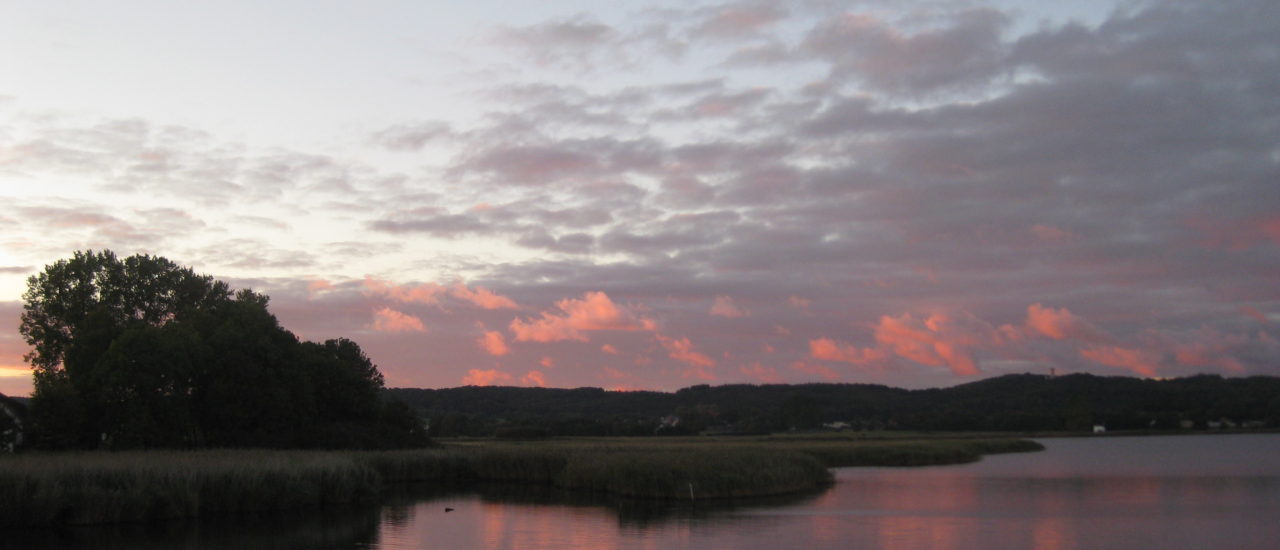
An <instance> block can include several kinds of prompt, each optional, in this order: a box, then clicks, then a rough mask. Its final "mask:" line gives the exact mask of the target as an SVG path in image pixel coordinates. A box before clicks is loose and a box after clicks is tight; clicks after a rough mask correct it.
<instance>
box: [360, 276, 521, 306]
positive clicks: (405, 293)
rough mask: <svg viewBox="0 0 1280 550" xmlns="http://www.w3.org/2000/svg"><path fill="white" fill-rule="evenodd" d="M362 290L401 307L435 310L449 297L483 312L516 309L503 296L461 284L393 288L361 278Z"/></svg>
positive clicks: (368, 278)
mask: <svg viewBox="0 0 1280 550" xmlns="http://www.w3.org/2000/svg"><path fill="white" fill-rule="evenodd" d="M364 288H365V290H366V292H367V293H369V294H372V295H375V296H384V297H386V298H388V299H391V300H394V301H397V302H403V303H413V304H428V305H434V306H439V305H440V298H441V297H443V296H451V297H453V298H456V299H458V300H461V301H463V302H466V303H469V304H471V305H474V306H477V307H480V308H483V309H516V308H517V307H519V306H518V305H517V304H516V303H515V301H513V300H512V299H510V298H507V297H506V296H502V295H500V294H496V293H494V292H493V291H491V290H489V289H487V288H483V287H476V288H475V289H471V288H467V285H465V284H463V283H455V284H453V285H452V286H447V287H446V286H444V285H440V284H436V283H421V284H416V285H397V284H395V283H392V282H389V281H380V280H378V279H374V278H372V277H365V279H364Z"/></svg>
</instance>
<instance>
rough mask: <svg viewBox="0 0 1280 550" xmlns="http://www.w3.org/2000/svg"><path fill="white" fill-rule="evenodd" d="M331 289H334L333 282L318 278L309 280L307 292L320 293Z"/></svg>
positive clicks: (311, 293) (310, 294)
mask: <svg viewBox="0 0 1280 550" xmlns="http://www.w3.org/2000/svg"><path fill="white" fill-rule="evenodd" d="M330 290H333V283H331V282H329V281H326V280H324V279H316V280H312V281H309V282H307V294H308V295H309V296H312V295H316V294H320V293H322V292H327V291H330Z"/></svg>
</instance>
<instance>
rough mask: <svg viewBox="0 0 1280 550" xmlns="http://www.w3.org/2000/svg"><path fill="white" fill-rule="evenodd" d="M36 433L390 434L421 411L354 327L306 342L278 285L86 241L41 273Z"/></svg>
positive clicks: (302, 437)
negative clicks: (259, 285) (275, 294)
mask: <svg viewBox="0 0 1280 550" xmlns="http://www.w3.org/2000/svg"><path fill="white" fill-rule="evenodd" d="M27 286H28V288H27V292H26V293H25V294H24V295H23V298H24V301H25V304H24V310H23V314H22V324H21V327H20V331H21V333H22V335H23V336H24V337H25V338H26V340H27V343H28V344H30V345H31V347H32V351H31V353H29V354H28V355H27V356H26V359H27V362H28V363H30V364H31V365H32V366H33V367H34V382H35V392H34V393H33V395H32V398H31V401H30V422H29V424H30V432H31V436H32V439H33V441H34V443H35V444H36V445H38V446H43V447H48V448H98V447H108V448H151V447H179V448H194V447H275V448H285V447H389V446H411V445H418V444H422V443H424V442H425V433H424V430H423V429H422V427H421V424H420V422H419V420H418V419H417V417H416V416H414V414H413V413H412V411H410V410H409V409H408V407H406V406H405V405H403V404H401V403H398V402H395V401H390V400H385V399H384V395H383V379H382V375H381V374H380V373H379V372H378V369H377V368H376V367H375V366H374V365H373V363H372V362H371V361H370V360H369V358H368V357H367V356H365V354H364V353H363V352H362V351H361V350H360V347H359V346H358V345H356V343H355V342H352V341H350V340H347V339H337V340H328V341H326V342H323V343H315V342H303V341H300V340H299V339H298V338H297V337H296V336H294V334H293V333H291V332H289V331H288V330H285V329H284V328H283V327H281V326H280V324H279V322H277V320H276V318H275V316H274V315H272V314H271V312H270V311H269V310H268V309H267V304H268V298H267V297H266V296H264V295H262V294H257V293H255V292H253V291H251V290H238V291H234V292H233V291H232V290H231V288H230V287H229V286H228V285H227V284H226V283H224V282H222V281H218V280H215V279H213V278H212V277H209V276H207V275H198V274H196V273H195V272H194V271H192V270H191V268H185V267H180V266H178V265H177V264H175V263H173V262H171V261H169V260H167V259H165V258H161V257H155V256H146V255H135V256H130V257H128V258H124V259H123V260H121V259H119V258H117V257H116V256H115V254H113V253H112V252H110V251H102V252H93V251H87V252H76V253H75V255H74V256H73V257H72V258H70V259H64V260H59V261H58V262H56V263H54V264H51V265H48V266H46V267H45V269H44V271H43V272H42V273H40V274H38V275H35V276H32V277H31V278H30V279H29V280H28V282H27Z"/></svg>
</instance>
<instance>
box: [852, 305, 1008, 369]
mask: <svg viewBox="0 0 1280 550" xmlns="http://www.w3.org/2000/svg"><path fill="white" fill-rule="evenodd" d="M1001 332H1002V331H999V330H997V329H995V328H993V327H991V325H989V324H987V323H985V322H983V321H981V320H979V319H977V318H975V317H973V316H972V315H969V314H964V315H961V316H959V317H953V316H950V315H947V314H943V313H935V314H933V315H930V316H929V317H927V318H924V319H916V318H915V317H912V316H911V314H910V313H904V314H902V315H901V316H899V317H890V316H888V315H885V316H883V317H881V318H880V323H879V324H878V325H876V328H875V338H876V342H877V343H878V344H880V345H881V346H884V347H886V348H888V349H889V350H891V351H893V353H895V354H897V355H898V356H900V357H904V358H906V359H910V360H912V361H915V362H917V363H921V364H925V365H930V366H935V367H941V366H946V367H947V368H949V369H951V372H954V373H955V374H958V375H961V376H973V375H976V374H978V373H979V372H980V371H979V369H978V365H977V363H976V362H975V361H974V358H973V354H972V352H971V351H970V350H972V349H973V348H977V347H984V346H990V345H995V344H999V343H1001V342H1002V341H1003V338H1002V337H1001ZM1003 332H1008V331H1003Z"/></svg>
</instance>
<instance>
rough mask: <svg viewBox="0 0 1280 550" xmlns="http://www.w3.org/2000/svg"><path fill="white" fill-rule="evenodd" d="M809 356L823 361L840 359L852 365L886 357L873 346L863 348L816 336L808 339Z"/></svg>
mask: <svg viewBox="0 0 1280 550" xmlns="http://www.w3.org/2000/svg"><path fill="white" fill-rule="evenodd" d="M809 356H810V357H813V358H814V359H822V360H824V361H840V362H843V363H852V364H854V365H865V364H868V363H871V362H876V361H883V360H885V359H887V356H886V355H885V353H884V351H882V350H879V349H875V348H863V349H859V348H858V347H856V346H854V345H852V344H847V343H843V342H836V341H835V340H832V339H830V338H818V339H815V340H810V341H809Z"/></svg>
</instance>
